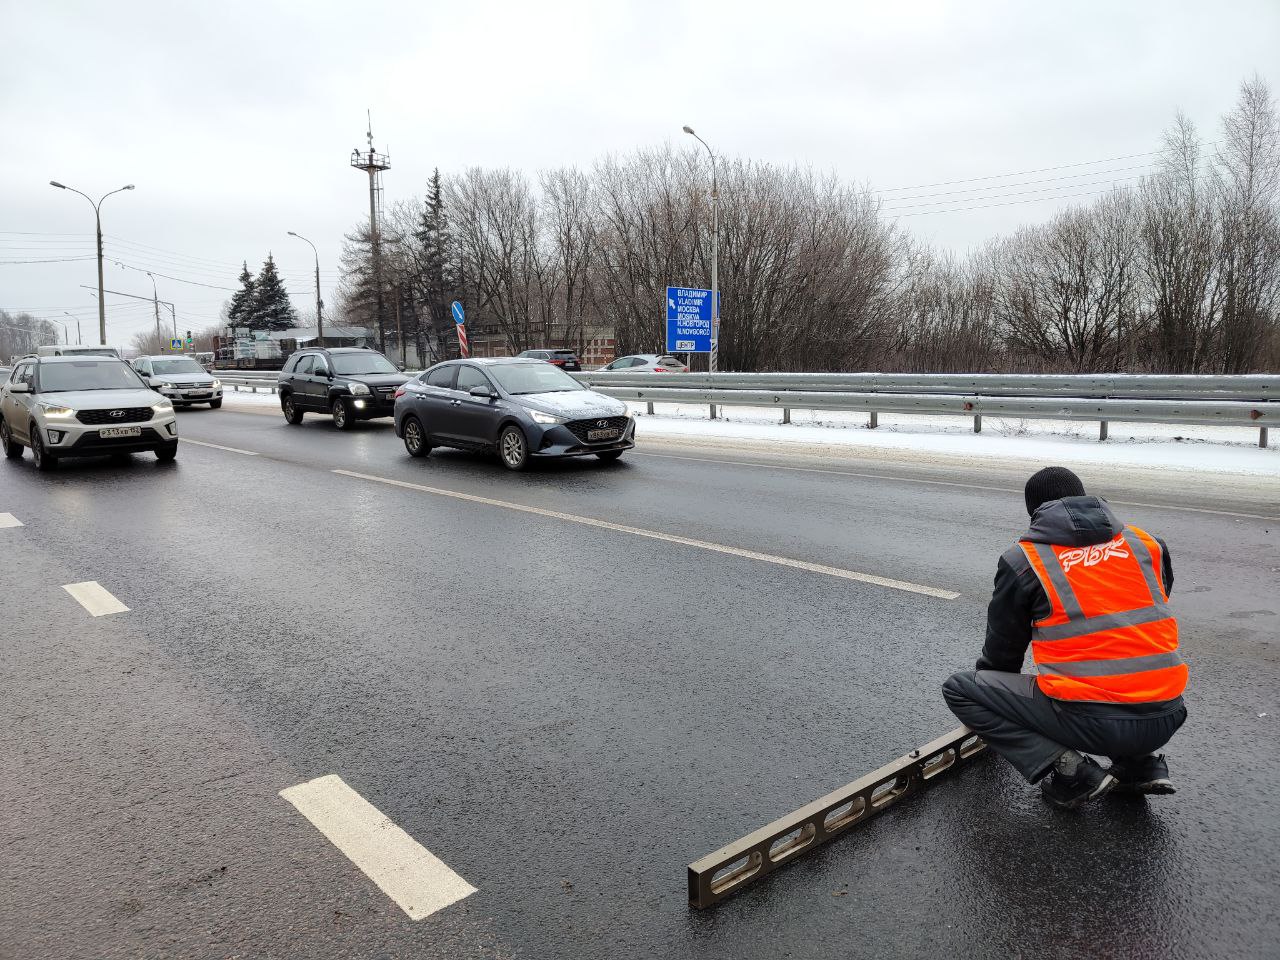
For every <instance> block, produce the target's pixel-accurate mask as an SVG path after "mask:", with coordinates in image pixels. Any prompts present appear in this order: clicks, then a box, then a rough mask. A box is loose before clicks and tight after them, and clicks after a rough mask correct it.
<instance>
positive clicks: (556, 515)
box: [333, 470, 960, 600]
mask: <svg viewBox="0 0 1280 960" xmlns="http://www.w3.org/2000/svg"><path fill="white" fill-rule="evenodd" d="M333 472H334V473H337V474H340V475H342V476H344V477H355V478H356V479H358V480H372V481H373V482H374V483H385V484H387V485H389V486H393V487H404V488H405V489H406V490H417V491H420V492H422V493H434V494H436V495H437V496H441V497H452V498H453V499H455V500H466V501H468V502H470V503H482V504H485V505H486V506H490V507H502V508H504V509H507V510H518V511H520V512H521V513H532V514H536V515H537V516H539V517H551V518H553V519H555V520H567V521H568V522H570V523H580V524H583V525H584V526H588V527H599V528H600V529H602V530H614V531H616V532H618V533H629V534H632V535H634V536H637V537H648V538H649V539H651V540H661V541H663V542H665V543H678V544H680V545H681V546H685V547H696V548H698V549H699V550H711V551H713V552H715V553H726V554H729V555H730V556H733V557H743V558H745V559H747V560H760V561H762V562H764V563H774V564H777V565H778V566H781V567H791V568H793V569H795V570H805V571H807V572H809V573H822V574H825V575H827V576H829V577H839V578H840V579H842V580H857V581H858V582H859V583H871V584H875V585H876V586H878V587H888V588H889V589H891V590H904V591H906V592H907V593H920V594H924V595H925V596H926V597H937V598H938V599H940V600H955V599H956V598H957V597H959V596H960V594H958V593H956V592H955V591H953V590H943V589H941V588H939V587H926V586H924V585H923V584H919V583H910V582H908V581H906V580H893V579H891V578H889V577H878V576H876V575H875V574H872V573H858V572H857V571H855V570H844V569H842V568H840V567H829V566H827V565H826V564H823V563H808V562H807V561H804V560H793V559H792V558H791V557H779V556H775V555H774V554H771V553H759V552H757V551H755V550H743V549H741V548H740V547H730V546H726V545H724V544H722V543H712V542H710V541H709V540H694V539H692V538H691V537H680V536H676V535H675V534H671V533H661V532H659V531H657V530H646V529H644V528H643V527H628V526H626V525H624V524H621V523H610V522H609V521H607V520H597V519H595V518H594V517H580V516H578V515H577V514H573V513H561V512H560V511H558V510H544V509H543V508H542V507H531V506H528V505H527V504H523V503H512V502H511V501H509V500H494V499H492V498H490V497H479V496H476V495H475V494H472V493H459V492H458V491H457V490H445V489H442V488H440V487H427V486H423V485H422V484H420V483H408V482H406V481H404V480H391V479H388V478H387V477H374V476H370V475H369V474H367V473H354V472H353V471H351V470H334V471H333Z"/></svg>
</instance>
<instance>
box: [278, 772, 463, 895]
mask: <svg viewBox="0 0 1280 960" xmlns="http://www.w3.org/2000/svg"><path fill="white" fill-rule="evenodd" d="M280 796H282V797H284V799H286V800H288V801H289V802H290V803H291V804H293V805H294V807H296V808H297V810H298V812H299V813H301V814H302V815H303V816H304V817H306V818H307V819H308V820H310V821H311V823H312V825H313V826H314V827H315V828H316V829H317V830H319V831H320V832H321V833H323V834H324V835H325V836H326V837H328V838H329V841H330V842H331V843H332V844H333V845H334V846H335V847H337V848H338V849H339V850H341V851H342V852H343V853H344V854H345V855H346V857H347V859H348V860H350V861H351V862H352V863H354V864H355V865H356V866H357V867H359V868H360V869H361V870H363V871H364V873H365V875H366V876H367V877H368V878H369V879H370V880H372V881H373V882H374V883H376V884H377V885H378V888H379V889H380V890H381V891H382V892H383V893H385V894H386V895H387V896H388V897H390V898H391V899H392V900H394V901H395V903H396V905H397V906H398V907H400V909H401V910H403V911H404V912H405V913H407V914H408V915H409V919H411V920H421V919H422V918H423V917H429V916H431V914H433V913H435V912H436V911H437V910H442V909H444V908H445V907H447V906H449V904H451V903H457V902H458V901H459V900H461V899H463V898H464V897H469V896H471V894H473V893H475V892H476V888H475V887H473V886H471V884H469V883H467V881H465V880H463V879H462V878H461V877H460V876H458V875H457V874H456V873H454V872H453V871H452V870H450V869H449V866H448V865H447V864H445V863H444V862H443V861H441V860H440V859H439V858H438V857H436V856H435V855H434V854H432V853H431V851H430V850H428V849H426V847H424V846H422V844H420V843H418V841H416V840H414V839H413V837H411V836H409V835H408V834H407V833H405V832H404V831H403V830H401V829H400V828H399V827H397V826H396V825H395V824H394V823H392V822H391V820H389V819H388V818H387V817H386V815H385V814H383V813H382V811H380V810H379V809H378V808H377V807H375V806H374V805H373V804H371V803H370V802H369V801H368V800H366V799H365V798H364V797H362V796H360V794H358V793H356V791H354V790H352V789H351V788H350V787H349V786H347V784H346V783H345V782H344V781H343V779H342V778H341V777H339V776H337V775H336V774H329V775H328V776H326V777H318V778H317V779H315V780H309V781H307V782H306V783H300V784H298V785H297V786H296V787H289V788H287V789H285V790H281V791H280Z"/></svg>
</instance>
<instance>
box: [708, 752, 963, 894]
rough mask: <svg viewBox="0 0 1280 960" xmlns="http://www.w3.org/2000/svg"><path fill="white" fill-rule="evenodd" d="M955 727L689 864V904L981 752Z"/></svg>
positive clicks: (787, 858)
mask: <svg viewBox="0 0 1280 960" xmlns="http://www.w3.org/2000/svg"><path fill="white" fill-rule="evenodd" d="M986 746H987V745H986V743H985V742H983V740H981V739H980V738H979V737H978V736H977V735H976V734H974V733H973V731H971V730H970V729H969V728H968V727H959V728H957V729H955V730H952V731H951V732H950V733H948V734H946V735H944V736H941V737H939V738H938V739H937V740H934V741H932V742H931V743H926V744H925V745H924V746H923V747H920V748H919V749H917V750H912V751H911V752H910V753H909V754H907V755H906V756H905V757H899V758H898V759H897V760H895V761H893V763H890V764H886V765H885V766H883V767H881V768H880V769H879V770H876V771H875V772H873V773H869V774H867V775H866V776H864V777H859V778H858V779H857V780H855V781H853V783H850V784H847V785H846V786H843V787H841V788H840V789H839V790H833V791H832V792H831V793H828V794H827V795H826V796H825V797H820V798H818V799H817V800H814V801H813V802H812V803H809V804H806V805H805V806H803V807H801V808H800V809H799V810H797V811H795V812H794V813H790V814H787V816H785V817H780V818H779V819H777V820H775V821H773V823H771V824H769V825H768V826H765V827H761V828H760V829H759V830H756V831H755V832H754V833H750V834H748V835H747V836H745V837H743V838H742V839H741V840H735V841H734V842H733V843H730V844H726V845H725V846H723V847H721V848H720V849H719V850H717V851H715V852H714V853H709V854H707V855H706V856H705V857H703V858H702V859H700V860H697V861H695V862H694V863H691V864H689V905H690V906H692V907H697V908H702V907H709V906H711V905H712V904H713V903H716V902H718V901H720V900H723V899H724V898H725V897H727V896H729V895H731V894H734V893H737V892H738V891H739V890H742V889H743V888H745V887H747V886H750V885H751V884H753V883H756V882H757V881H759V880H763V879H764V878H765V877H767V876H768V875H769V874H770V873H772V872H773V871H774V870H777V869H778V868H779V867H781V866H783V865H785V864H789V863H792V862H793V861H795V860H797V859H799V857H801V856H803V855H806V854H808V853H810V852H812V851H813V850H815V849H817V848H818V847H820V846H822V845H823V844H824V843H826V842H827V841H829V840H834V839H835V838H836V837H838V836H841V835H842V834H844V833H845V832H846V831H848V829H849V828H850V827H852V826H854V825H856V824H861V823H866V822H867V821H868V820H870V819H871V818H872V817H874V816H876V815H877V814H880V813H883V812H884V811H885V810H887V809H888V808H889V807H890V806H892V805H893V804H895V803H897V802H898V801H899V800H901V799H903V798H904V797H907V796H910V795H911V794H913V793H916V792H917V791H919V790H921V789H922V788H924V787H926V786H932V785H933V784H934V783H935V782H936V781H937V779H938V778H940V777H942V776H943V775H946V776H950V775H951V774H953V773H955V772H956V771H957V770H958V769H960V767H962V766H965V765H966V764H968V763H969V762H970V761H971V760H973V759H974V758H975V757H977V756H979V755H980V754H981V753H982V752H983V751H984V750H986Z"/></svg>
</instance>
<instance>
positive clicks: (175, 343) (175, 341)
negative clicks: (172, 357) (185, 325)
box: [169, 337, 182, 350]
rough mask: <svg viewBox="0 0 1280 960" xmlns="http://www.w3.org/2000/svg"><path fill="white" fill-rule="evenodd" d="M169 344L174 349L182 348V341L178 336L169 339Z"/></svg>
mask: <svg viewBox="0 0 1280 960" xmlns="http://www.w3.org/2000/svg"><path fill="white" fill-rule="evenodd" d="M169 346H170V347H171V348H172V349H174V350H181V349H182V341H181V340H179V339H178V338H177V337H174V338H173V339H172V340H170V341H169Z"/></svg>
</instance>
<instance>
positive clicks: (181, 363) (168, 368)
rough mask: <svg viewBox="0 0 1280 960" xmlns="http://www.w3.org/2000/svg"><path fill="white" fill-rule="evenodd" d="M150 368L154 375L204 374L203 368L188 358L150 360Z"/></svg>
mask: <svg viewBox="0 0 1280 960" xmlns="http://www.w3.org/2000/svg"><path fill="white" fill-rule="evenodd" d="M151 368H152V369H153V370H155V372H156V373H158V374H159V373H204V367H202V366H200V364H198V363H196V362H195V361H194V360H192V359H191V358H190V357H170V358H166V359H164V360H152V361H151Z"/></svg>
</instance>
